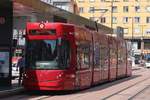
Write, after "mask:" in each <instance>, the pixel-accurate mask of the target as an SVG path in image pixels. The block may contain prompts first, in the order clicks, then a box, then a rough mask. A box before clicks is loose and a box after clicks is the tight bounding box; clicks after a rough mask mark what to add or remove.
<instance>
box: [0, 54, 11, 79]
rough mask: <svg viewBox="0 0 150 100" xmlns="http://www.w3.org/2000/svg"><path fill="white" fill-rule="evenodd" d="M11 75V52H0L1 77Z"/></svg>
mask: <svg viewBox="0 0 150 100" xmlns="http://www.w3.org/2000/svg"><path fill="white" fill-rule="evenodd" d="M8 76H9V52H0V78H1V77H3V78H7V77H8Z"/></svg>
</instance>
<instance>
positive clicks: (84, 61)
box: [77, 44, 90, 69]
mask: <svg viewBox="0 0 150 100" xmlns="http://www.w3.org/2000/svg"><path fill="white" fill-rule="evenodd" d="M77 61H78V62H77V63H78V69H79V68H89V67H90V47H89V46H88V45H86V44H80V45H78V48H77Z"/></svg>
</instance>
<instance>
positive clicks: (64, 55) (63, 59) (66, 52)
mask: <svg viewBox="0 0 150 100" xmlns="http://www.w3.org/2000/svg"><path fill="white" fill-rule="evenodd" d="M59 50H60V52H59V53H60V54H59V55H60V57H59V61H60V64H61V66H62V67H68V66H69V62H70V43H69V41H68V40H63V41H62V44H61V46H60V48H59Z"/></svg>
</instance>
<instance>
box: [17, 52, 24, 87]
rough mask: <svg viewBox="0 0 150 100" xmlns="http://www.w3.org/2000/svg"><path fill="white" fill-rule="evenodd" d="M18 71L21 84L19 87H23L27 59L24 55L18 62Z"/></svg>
mask: <svg viewBox="0 0 150 100" xmlns="http://www.w3.org/2000/svg"><path fill="white" fill-rule="evenodd" d="M17 69H19V79H18V83H19V85H21V81H22V78H23V73H24V70H25V58H24V55H23V56H22V57H21V58H20V59H19V60H18V64H17Z"/></svg>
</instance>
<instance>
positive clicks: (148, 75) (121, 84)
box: [1, 66, 150, 100]
mask: <svg viewBox="0 0 150 100" xmlns="http://www.w3.org/2000/svg"><path fill="white" fill-rule="evenodd" d="M132 70H133V75H132V76H131V77H128V78H124V79H120V80H117V81H113V82H110V83H106V84H101V85H98V86H95V87H91V88H89V89H85V90H82V91H78V92H74V93H66V94H54V93H52V92H46V93H45V92H44V93H41V92H39V93H26V92H23V93H20V94H17V95H13V96H9V97H5V98H2V99H1V100H150V69H147V68H144V67H140V66H134V67H133V68H132ZM17 92H18V90H17Z"/></svg>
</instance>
